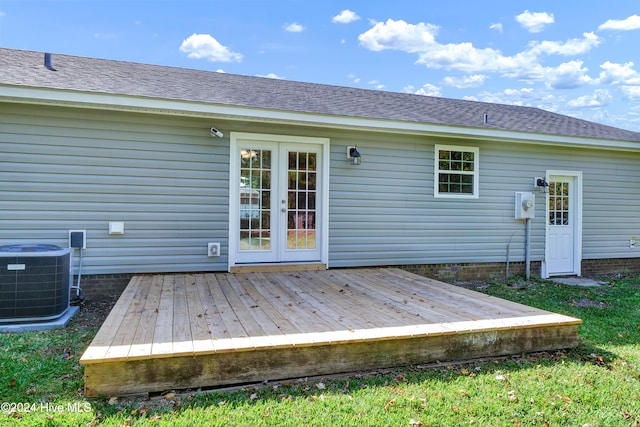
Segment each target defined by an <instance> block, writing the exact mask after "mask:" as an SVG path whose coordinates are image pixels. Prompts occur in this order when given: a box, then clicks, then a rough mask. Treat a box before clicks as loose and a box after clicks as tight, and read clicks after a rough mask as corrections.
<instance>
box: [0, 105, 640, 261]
mask: <svg viewBox="0 0 640 427" xmlns="http://www.w3.org/2000/svg"><path fill="white" fill-rule="evenodd" d="M214 123H215V125H216V126H219V127H220V128H221V129H223V130H224V131H225V137H224V138H222V139H220V138H211V137H210V136H209V133H208V129H209V127H210V126H211V125H212V124H214ZM231 131H242V132H256V133H272V134H285V135H300V136H315V137H325V138H330V141H331V155H330V177H329V179H330V184H329V266H330V267H354V266H375V265H406V264H442V263H482V262H504V261H506V260H507V246H509V247H510V258H509V259H510V261H513V262H515V261H522V260H524V230H525V227H524V223H523V222H521V221H516V220H515V219H514V204H515V201H514V193H515V192H516V191H534V192H535V194H536V217H535V218H534V219H533V220H532V235H531V256H532V260H533V261H540V260H542V259H543V258H544V250H545V248H544V246H545V221H546V218H545V195H544V194H542V193H539V192H537V191H535V190H534V189H533V183H532V180H533V177H536V176H544V174H545V172H546V171H547V170H566V171H581V172H583V177H584V182H583V188H584V191H583V230H582V236H583V246H582V257H583V258H584V259H598V258H627V257H638V255H639V254H640V252H638V251H640V247H639V248H638V249H630V248H629V244H628V242H629V239H630V238H631V236H636V237H640V215H638V214H637V213H638V212H639V211H640V185H639V183H640V155H639V154H635V153H629V152H612V151H606V150H582V149H567V148H557V147H553V146H537V145H526V144H514V143H507V142H493V141H469V140H463V139H453V138H452V139H445V138H435V137H427V136H411V135H395V134H390V133H373V132H359V131H339V130H327V129H321V128H303V127H297V128H293V127H285V126H276V125H270V124H258V123H253V124H247V123H238V122H236V123H233V122H224V121H222V120H218V119H216V120H213V121H211V120H206V119H196V118H189V117H169V116H155V115H150V114H125V113H117V112H106V111H92V110H80V109H71V108H68V109H67V108H54V107H33V106H20V105H8V104H0V245H2V244H13V243H53V244H58V245H60V246H67V243H68V242H67V235H68V230H70V229H86V230H87V249H86V251H85V252H84V255H85V260H84V266H83V272H84V273H86V274H105V273H120V272H123V273H136V272H169V271H226V270H227V262H228V259H227V253H228V229H229V220H228V212H229V208H228V203H229V197H228V196H229V195H228V189H229V182H228V177H229V165H228V161H229V148H228V147H229V139H228V135H229V133H230V132H231ZM435 144H445V145H462V146H465V145H466V146H470V147H478V148H479V156H480V163H479V165H480V175H479V176H480V187H479V188H480V190H479V198H477V199H442V198H434V197H433V188H434V183H433V179H434V176H433V172H434V164H433V162H434V145H435ZM348 145H357V146H358V150H359V151H360V153H361V154H362V164H361V165H360V166H352V165H350V164H349V163H348V161H347V159H346V147H347V146H348ZM109 221H122V222H124V223H125V234H124V235H122V236H110V235H109V234H108V232H107V228H108V222H109ZM207 242H220V243H221V253H222V256H221V257H217V258H208V257H207V256H206V245H207ZM76 254H77V251H76ZM76 265H77V259H76Z"/></svg>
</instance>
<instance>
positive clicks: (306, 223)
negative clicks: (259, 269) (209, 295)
mask: <svg viewBox="0 0 640 427" xmlns="http://www.w3.org/2000/svg"><path fill="white" fill-rule="evenodd" d="M315 140H317V139H316V138H314V139H310V138H291V137H275V136H267V135H245V134H240V135H236V137H235V138H234V137H232V144H231V145H232V147H231V150H232V153H231V156H232V161H231V173H230V179H231V185H230V197H229V199H230V203H231V206H230V210H229V211H230V236H229V239H230V240H229V249H230V265H235V264H254V263H287V262H322V261H323V248H324V246H323V245H324V244H325V241H326V239H325V237H324V235H325V231H326V230H325V225H324V224H325V221H324V215H325V212H324V205H325V197H326V194H325V193H326V192H325V190H324V187H325V183H324V179H325V177H324V163H323V162H324V149H325V147H324V145H323V144H322V143H313V142H314V141H315ZM301 141H302V142H301Z"/></svg>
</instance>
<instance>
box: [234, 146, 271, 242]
mask: <svg viewBox="0 0 640 427" xmlns="http://www.w3.org/2000/svg"><path fill="white" fill-rule="evenodd" d="M239 184H240V185H239V191H240V194H239V196H240V197H239V200H240V209H239V212H240V245H239V248H240V251H266V250H270V249H271V151H270V150H260V149H252V148H248V147H247V148H242V149H241V150H240V183H239Z"/></svg>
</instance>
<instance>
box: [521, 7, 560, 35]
mask: <svg viewBox="0 0 640 427" xmlns="http://www.w3.org/2000/svg"><path fill="white" fill-rule="evenodd" d="M516 21H518V23H519V24H520V25H521V26H522V27H523V28H524V29H526V30H527V31H529V32H530V33H539V32H541V31H542V30H544V26H545V25H547V24H553V23H554V22H555V19H554V17H553V14H549V13H546V12H529V11H528V10H525V11H524V12H522V13H521V14H520V15H518V16H516Z"/></svg>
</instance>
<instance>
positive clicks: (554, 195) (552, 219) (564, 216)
mask: <svg viewBox="0 0 640 427" xmlns="http://www.w3.org/2000/svg"><path fill="white" fill-rule="evenodd" d="M549 225H571V215H570V212H569V183H568V182H550V183H549Z"/></svg>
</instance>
